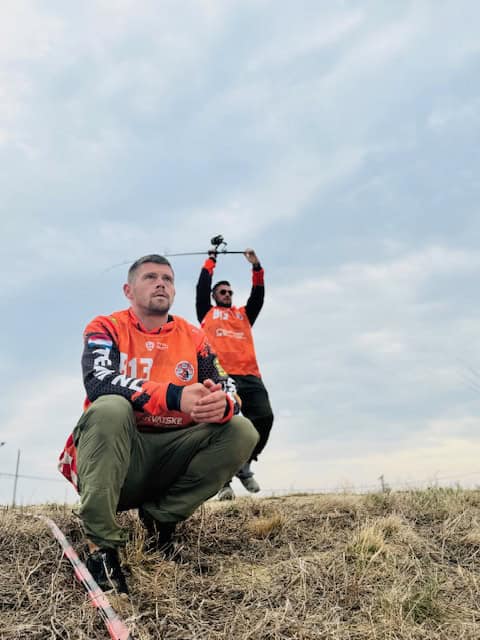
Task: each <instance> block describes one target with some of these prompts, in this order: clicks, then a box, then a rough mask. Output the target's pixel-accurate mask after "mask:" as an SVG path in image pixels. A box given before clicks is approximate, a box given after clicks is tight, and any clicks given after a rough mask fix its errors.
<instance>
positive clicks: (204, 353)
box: [59, 309, 239, 486]
mask: <svg viewBox="0 0 480 640" xmlns="http://www.w3.org/2000/svg"><path fill="white" fill-rule="evenodd" d="M82 370H83V381H84V385H85V389H86V393H87V396H86V399H85V403H84V408H85V409H86V408H88V406H89V405H90V404H91V403H92V402H94V401H95V400H96V399H97V398H99V397H100V396H102V395H111V394H113V395H120V396H122V397H124V398H126V399H127V400H128V401H129V402H130V403H131V405H132V407H133V410H134V413H135V418H136V421H137V426H138V428H139V430H140V431H149V432H152V431H153V432H154V431H158V429H161V428H169V429H171V428H182V427H188V426H190V425H192V424H193V421H192V419H191V417H190V416H189V415H187V414H185V413H182V412H181V411H180V400H181V393H182V389H183V387H185V386H187V385H190V384H194V383H195V382H203V381H204V380H206V379H207V378H210V379H211V380H213V381H214V382H220V383H222V386H223V388H224V390H225V391H226V392H227V405H226V409H225V416H224V418H223V420H222V422H227V421H228V420H230V418H231V417H232V415H233V414H234V413H238V411H239V408H238V405H237V403H236V400H235V397H234V392H235V386H234V383H233V381H232V380H231V379H229V378H228V376H227V374H226V373H225V371H224V370H223V369H222V367H221V366H220V364H219V362H218V358H217V356H216V355H215V353H214V352H213V351H212V349H211V347H210V344H209V342H208V340H207V338H206V335H205V333H204V332H203V331H202V330H201V329H198V328H196V327H194V326H193V325H191V324H190V323H188V322H187V321H186V320H183V319H182V318H180V317H178V316H169V318H168V321H167V322H166V323H165V324H164V325H163V326H162V327H161V328H160V329H158V330H155V331H148V330H146V329H145V328H144V327H143V326H142V324H141V323H140V321H139V319H138V318H137V317H136V316H135V314H134V313H133V311H132V309H126V310H124V311H118V312H115V313H112V314H111V315H110V316H98V317H96V318H95V319H94V320H92V322H90V323H89V324H88V326H87V327H86V329H85V332H84V351H83V356H82ZM59 468H60V471H61V473H63V475H65V476H66V477H67V478H68V479H69V480H70V481H71V482H72V483H73V484H74V485H75V486H76V485H77V482H76V449H75V443H74V439H73V434H72V435H71V436H70V437H69V439H68V441H67V444H66V446H65V449H64V450H63V452H62V454H61V455H60V462H59Z"/></svg>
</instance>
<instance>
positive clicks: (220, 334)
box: [215, 327, 245, 340]
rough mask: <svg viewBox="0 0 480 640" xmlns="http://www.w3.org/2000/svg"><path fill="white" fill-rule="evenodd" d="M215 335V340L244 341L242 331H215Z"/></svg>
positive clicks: (219, 329)
mask: <svg viewBox="0 0 480 640" xmlns="http://www.w3.org/2000/svg"><path fill="white" fill-rule="evenodd" d="M215 335H216V336H217V338H235V340H245V334H244V332H243V331H230V330H229V329H221V328H220V327H218V329H215Z"/></svg>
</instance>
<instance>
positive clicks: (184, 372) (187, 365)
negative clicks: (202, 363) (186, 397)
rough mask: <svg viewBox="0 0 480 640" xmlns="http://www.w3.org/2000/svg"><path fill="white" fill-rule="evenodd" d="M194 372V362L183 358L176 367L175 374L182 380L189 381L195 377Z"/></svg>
mask: <svg viewBox="0 0 480 640" xmlns="http://www.w3.org/2000/svg"><path fill="white" fill-rule="evenodd" d="M194 372H195V369H194V368H193V364H192V363H191V362H188V361H187V360H182V361H181V362H179V363H178V364H177V366H176V367H175V375H176V376H177V378H180V380H181V381H182V382H189V381H190V380H191V379H192V378H193V374H194Z"/></svg>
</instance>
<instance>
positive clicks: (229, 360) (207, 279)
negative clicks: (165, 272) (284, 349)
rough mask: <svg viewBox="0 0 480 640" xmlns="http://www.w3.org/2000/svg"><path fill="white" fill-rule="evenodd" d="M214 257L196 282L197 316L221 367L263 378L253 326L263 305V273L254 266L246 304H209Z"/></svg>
mask: <svg viewBox="0 0 480 640" xmlns="http://www.w3.org/2000/svg"><path fill="white" fill-rule="evenodd" d="M215 264H216V263H215V260H214V259H212V258H208V259H207V260H206V261H205V263H204V265H203V267H202V270H201V272H200V277H199V279H198V283H197V297H196V310H197V318H198V321H199V322H200V323H201V326H202V329H203V330H204V331H205V333H206V334H207V338H208V340H209V342H210V344H211V345H212V348H213V349H214V351H215V352H216V353H217V355H218V357H219V359H220V362H221V364H222V367H223V368H225V369H226V371H228V372H229V373H230V374H231V375H254V376H257V377H259V378H260V370H259V367H258V363H257V357H256V355H255V346H254V343H253V335H252V331H251V327H252V325H253V323H254V322H255V320H256V319H257V316H258V314H259V313H260V310H261V308H262V306H263V300H264V296H265V286H264V279H263V276H264V272H263V269H262V268H261V267H258V268H255V267H253V269H252V289H251V292H250V296H249V298H248V300H247V303H246V305H245V306H243V307H219V306H212V305H211V304H210V290H211V286H212V275H213V271H214V269H215Z"/></svg>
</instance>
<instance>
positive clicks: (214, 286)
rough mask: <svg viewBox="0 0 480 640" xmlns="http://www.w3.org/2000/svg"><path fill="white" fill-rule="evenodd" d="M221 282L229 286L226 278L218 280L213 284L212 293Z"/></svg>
mask: <svg viewBox="0 0 480 640" xmlns="http://www.w3.org/2000/svg"><path fill="white" fill-rule="evenodd" d="M221 284H226V285H227V286H228V287H230V286H231V284H230V283H229V281H228V280H219V281H218V282H217V283H216V284H214V285H213V288H212V294H214V293H215V291H216V289H217V287H219V286H220V285H221Z"/></svg>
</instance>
